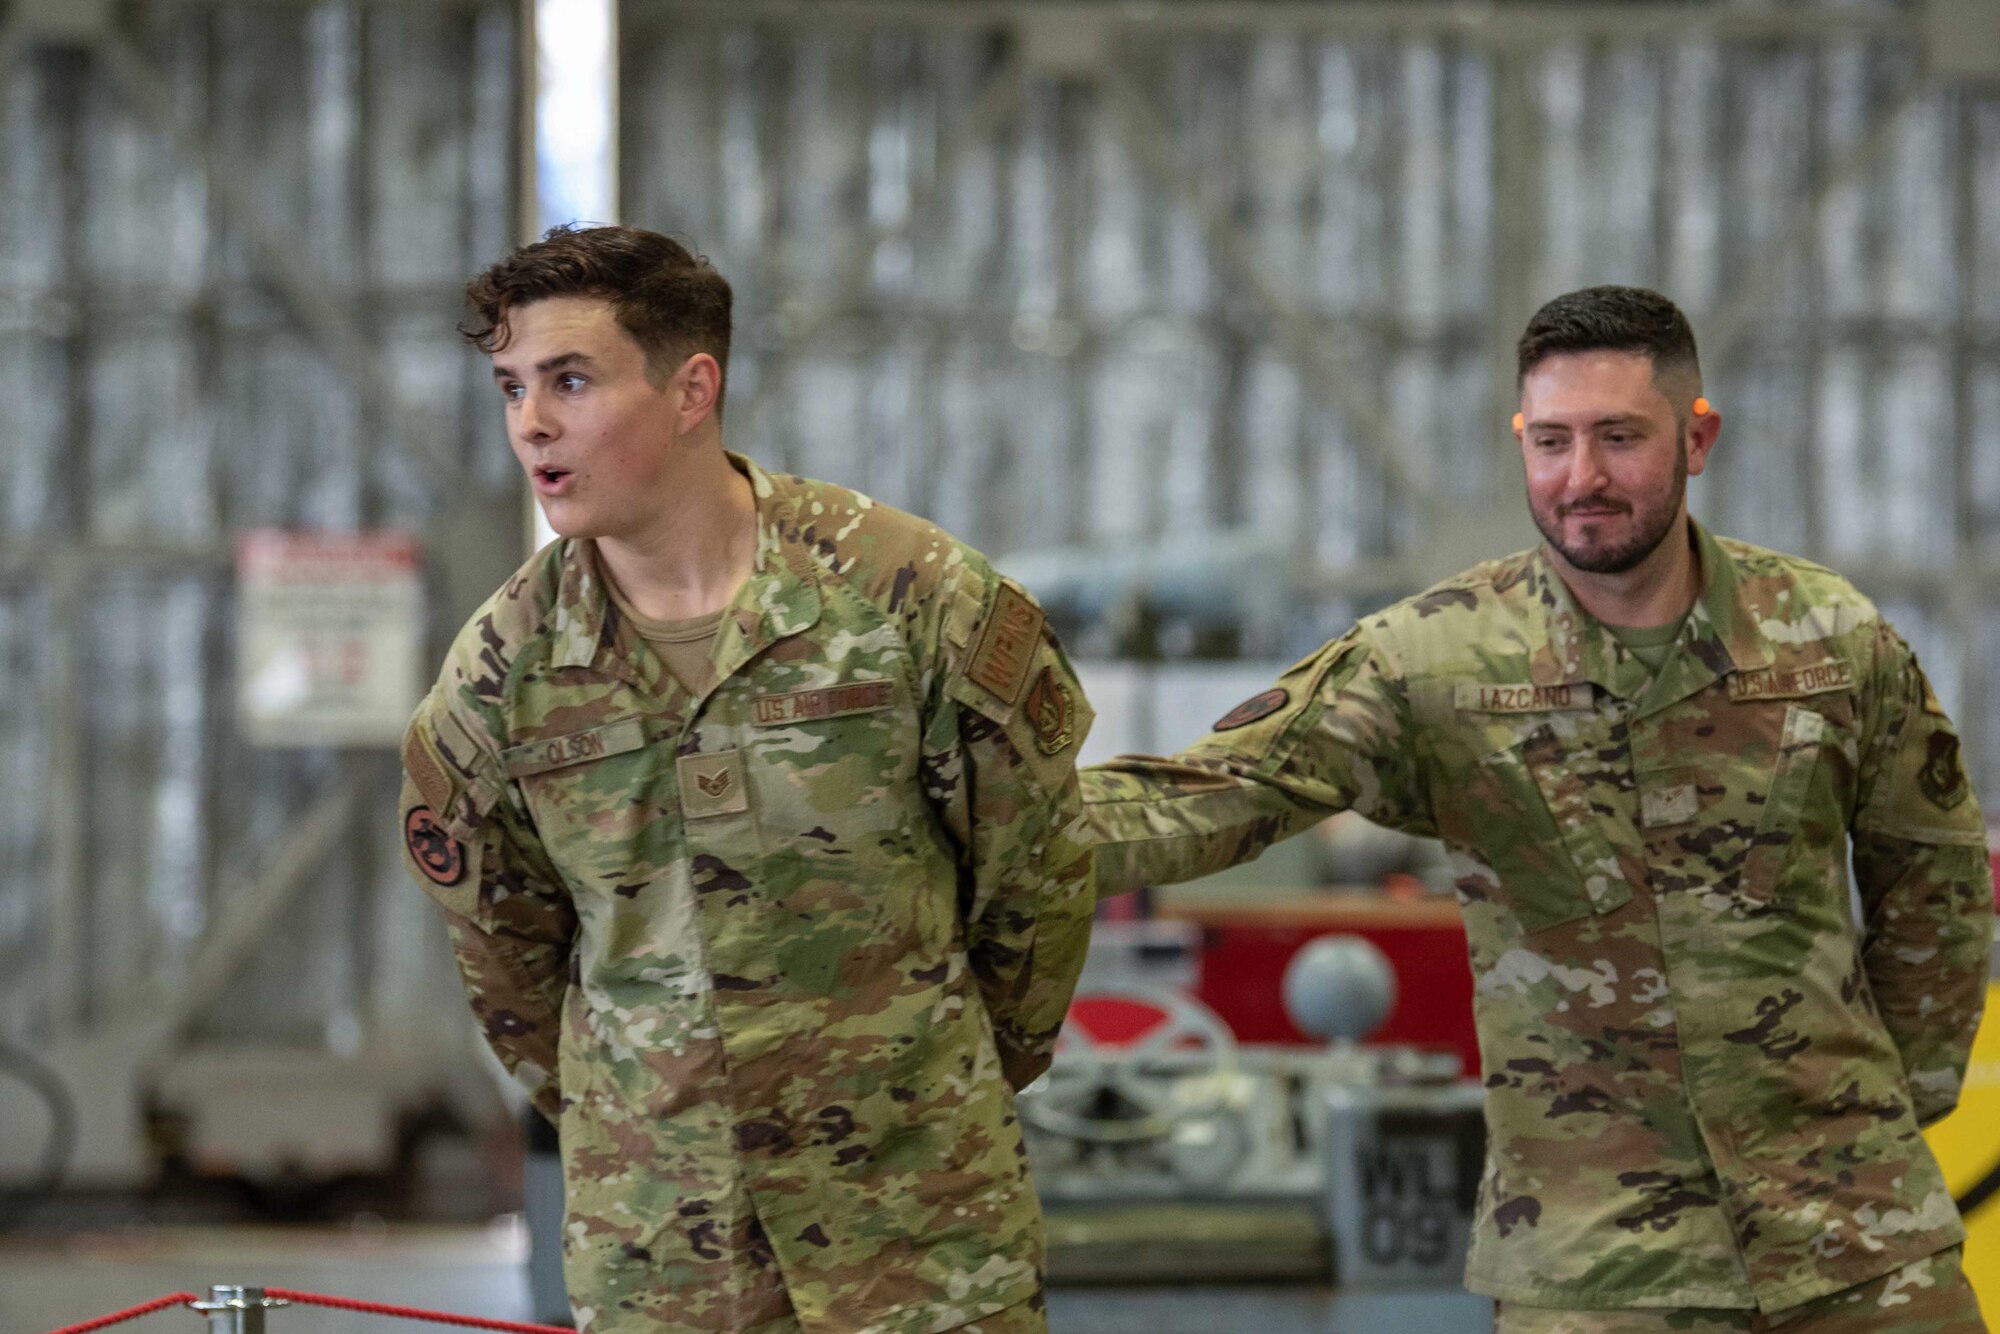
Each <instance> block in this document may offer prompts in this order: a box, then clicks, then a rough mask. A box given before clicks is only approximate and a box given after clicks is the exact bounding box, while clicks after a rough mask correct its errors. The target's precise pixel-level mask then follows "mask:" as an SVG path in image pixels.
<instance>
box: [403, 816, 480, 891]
mask: <svg viewBox="0 0 2000 1334" xmlns="http://www.w3.org/2000/svg"><path fill="white" fill-rule="evenodd" d="M403 841H404V842H405V843H407V844H408V845H409V849H410V860H411V861H413V862H415V863H416V864H417V869H418V870H419V871H422V872H423V873H424V875H425V877H426V878H428V879H429V880H430V881H431V882H432V883H433V884H439V885H455V884H457V883H458V882H459V881H460V880H463V879H464V878H465V849H464V847H462V846H461V845H460V844H459V841H458V840H457V839H455V838H453V837H452V836H451V835H450V834H447V833H446V832H445V831H444V826H443V825H441V824H439V823H438V822H437V816H435V815H433V814H431V808H430V807H428V806H412V807H411V808H410V813H409V814H408V815H406V816H404V817H403Z"/></svg>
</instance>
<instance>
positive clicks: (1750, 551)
mask: <svg viewBox="0 0 2000 1334" xmlns="http://www.w3.org/2000/svg"><path fill="white" fill-rule="evenodd" d="M1696 541H1697V543H1698V546H1699V551H1700V555H1701V561H1702V569H1703V571H1704V579H1705V587H1704V591H1703V594H1702V596H1701V598H1700V600H1699V601H1698V602H1697V603H1696V605H1695V607H1694V609H1693V611H1692V613H1691V614H1690V615H1689V617H1688V620H1687V623H1686V625H1685V626H1684V628H1683V630H1682V633H1681V637H1680V639H1679V641H1678V643H1677V645H1676V646H1675V650H1674V652H1673V653H1672V654H1671V655H1670V656H1669V657H1668V659H1667V661H1666V662H1665V664H1664V665H1663V666H1662V667H1661V669H1660V671H1659V673H1658V675H1657V676H1653V675H1651V674H1649V673H1648V671H1647V669H1646V668H1645V666H1644V665H1643V664H1641V663H1640V662H1639V661H1638V660H1637V659H1636V658H1634V657H1632V656H1631V655H1630V654H1629V653H1628V652H1627V651H1626V650H1625V649H1624V648H1623V647H1622V646H1621V645H1619V643H1618V642H1617V640H1616V638H1615V637H1614V636H1612V635H1611V634H1610V633H1608V632H1607V631H1606V630H1605V629H1604V628H1603V627H1602V626H1601V625H1599V624H1597V623H1596V622H1595V621H1593V620H1591V619H1590V618H1588V617H1587V616H1585V615H1584V614H1583V613H1582V612H1581V611H1579V609H1578V608H1577V606H1576V605H1575V603H1574V601H1573V600H1572V599H1571V597H1570V595H1569V592H1568V590H1567V588H1566V587H1565V586H1564V585H1563V583H1562V581H1561V579H1560V578H1559V577H1558V576H1557V575H1556V574H1555V572H1554V571H1553V569H1552V568H1551V567H1550V566H1549V564H1548V562H1547V558H1546V556H1545V555H1544V554H1543V553H1541V552H1539V551H1536V552H1530V553H1523V554H1520V555H1517V556H1513V557H1510V558H1508V559H1505V560H1499V561H1494V562H1490V563H1487V564H1484V565H1480V566H1477V567H1475V568H1474V569H1472V570H1470V571H1468V572H1467V573H1465V574H1463V575H1461V576H1459V577H1457V578H1455V579H1452V580H1450V581H1448V582H1446V583H1443V584H1440V585H1438V586H1437V587H1435V588H1433V589H1431V590H1429V591H1428V592H1426V593H1424V594H1422V595H1420V596H1418V597H1416V598H1413V599H1410V600H1408V601H1406V602H1402V603H1400V604H1398V605H1396V606H1393V607H1391V608H1389V609H1388V610H1386V611H1384V612H1382V613H1380V614H1379V615H1375V616H1371V617H1369V618H1367V619H1366V620H1365V621H1363V622H1362V623H1361V624H1360V625H1359V626H1357V627H1356V628H1355V629H1354V630H1353V632H1351V633H1350V634H1348V635H1347V636H1345V637H1344V638H1342V639H1340V640H1338V641H1336V642H1334V643H1332V644H1329V645H1328V646H1327V647H1326V648H1325V649H1323V650H1322V651H1320V652H1319V653H1317V654H1315V655H1314V656H1313V657H1311V658H1308V659H1307V660H1305V661H1304V662H1301V663H1300V664H1298V665H1297V666H1296V667H1294V668H1293V669H1291V671H1289V672H1288V673H1286V674H1285V675H1284V676H1283V677H1282V678H1281V679H1280V680H1279V682H1278V684H1277V686H1276V687H1275V688H1274V689H1272V690H1271V691H1268V692H1266V693H1265V694H1263V695H1260V696H1258V697H1256V698H1255V699H1252V700H1250V701H1248V702H1246V703H1245V704H1244V705H1243V706H1241V707H1240V708H1238V709H1237V710H1235V711H1234V712H1233V713H1231V714H1230V715H1229V716H1228V717H1225V718H1224V719H1222V720H1221V721H1220V722H1219V723H1218V724H1217V725H1216V729H1215V730H1214V731H1213V732H1212V733H1211V734H1210V735H1208V736H1206V737H1204V738H1203V739H1202V740H1201V741H1199V742H1197V743H1196V744H1195V745H1194V746H1193V747H1191V748H1190V749H1188V750H1187V751H1184V752H1183V753H1182V754H1181V755H1180V756H1178V757H1176V759H1175V760H1156V759H1149V758H1145V757H1129V758H1124V759H1120V760H1116V761H1113V762H1112V763H1111V764H1110V765H1109V766H1106V767H1105V768H1103V769H1093V770H1091V771H1088V772H1086V774H1085V776H1084V791H1085V800H1086V804H1087V808H1088V810H1089V813H1090V817H1091V823H1092V828H1093V833H1094V836H1095V837H1097V838H1098V839H1100V840H1101V841H1100V844H1099V847H1098V883H1099V889H1100V892H1101V893H1104V892H1115V891H1117V890H1122V889H1124V888H1127V887H1130V886H1132V885H1135V884H1143V883H1160V882H1166V881H1174V880H1180V879H1185V878H1187V877H1190V876H1194V875H1199V874H1202V873H1204V872H1208V871H1213V870H1216V869H1218V868H1220V867H1222V866H1224V865H1228V864H1232V863H1235V862H1238V861H1242V860H1245V859H1247V858H1248V857H1250V856H1254V855H1255V853H1256V852H1257V851H1258V850H1260V849H1262V848H1263V847H1264V846H1266V845H1268V844H1269V843H1271V842H1272V841H1273V840H1275V839H1278V838H1281V837H1284V836H1285V835H1287V834H1290V833H1293V832H1296V831H1298V830H1300V829H1303V828H1305V827H1307V826H1308V825H1310V824H1312V823H1313V822H1315V821H1317V820H1319V819H1320V818H1321V817H1322V816H1324V815H1326V814H1327V813H1328V812H1329V811H1333V810H1338V809H1342V808H1349V807H1351V808H1353V809H1356V810H1358V811H1360V812H1361V813H1362V814H1364V815H1366V816H1368V817H1370V818H1371V819H1373V820H1375V821H1377V822H1379V823H1381V824H1385V825H1389V826H1392V827H1394V828H1397V829H1402V830H1407V831H1409V832H1412V833H1416V834H1423V835H1434V836H1437V837H1440V838H1442V839H1443V840H1444V842H1445V844H1446V846H1447V849H1448V850H1449V852H1450V854H1451V856H1452V861H1453V865H1454V869H1455V872H1456V876H1457V885H1458V894H1459V898H1460V901H1461V904H1462V907H1463V911H1464V918H1465V925H1466V931H1467V936H1468V938H1469V941H1470V950H1471V964H1472V971H1473V976H1474V981H1475V993H1474V1006H1475V1017H1476V1021H1477V1028H1478V1032H1479V1041H1480V1051H1481V1058H1482V1061H1483V1063H1484V1066H1485V1078H1486V1086H1487V1095H1486V1123H1487V1129H1488V1134H1489V1148H1488V1155H1487V1163H1486V1169H1485V1174H1484V1180H1483V1183H1482V1189H1481V1194H1480V1199H1479V1204H1478V1213H1477V1217H1476V1222H1475V1228H1474V1240H1473V1245H1472V1253H1471V1255H1470V1257H1469V1259H1468V1262H1467V1272H1466V1282H1467V1285H1468V1286H1469V1287H1470V1288H1472V1289H1473V1290H1475V1291H1477V1292H1482V1293H1486V1294H1490V1295H1492V1296H1496V1297H1501V1298H1505V1299H1508V1300H1513V1301H1519V1302H1522V1303H1526V1304H1531V1305H1540V1306H1552V1307H1572V1308H1614V1307H1680V1306H1700V1307H1736V1308H1748V1307H1751V1306H1756V1307H1761V1308H1763V1309H1765V1310H1767V1311H1775V1310H1781V1309H1784V1308H1786V1307H1790V1306H1794V1305H1797V1304H1798V1303H1801V1302H1804V1301H1806V1300H1808V1299H1810V1298H1812V1297H1816V1296H1819V1295H1821V1294H1824V1293H1829V1292H1834V1291H1837V1290H1839V1289H1841V1288H1845V1287H1848V1286H1850V1285H1852V1284H1855V1283H1859V1282H1862V1281H1864V1280H1867V1279H1870V1278H1873V1277H1875V1276H1877V1275H1880V1274H1884V1273H1887V1272H1889V1271H1890V1270H1893V1269H1895V1268H1896V1267H1898V1266H1900V1265H1902V1264H1905V1263H1907V1262H1908V1261H1910V1260H1912V1259H1917V1258H1920V1257H1923V1256H1926V1255H1929V1254H1931V1253H1933V1252H1935V1251H1938V1250H1940V1249H1942V1248H1944V1247H1947V1246H1949V1245H1951V1244H1953V1243H1954V1242H1956V1241H1958V1240H1959V1239H1960V1238H1961V1236H1962V1235H1963V1233H1962V1229H1961V1226H1960V1223H1959V1218H1958V1215H1957V1212H1956V1211H1955V1209H1954V1208H1953V1206H1952V1201H1951V1196H1950V1194H1949V1193H1948V1192H1947V1191H1946V1189H1945V1184H1944V1181H1943V1180H1942V1178H1941V1176H1940V1174H1939V1170H1938V1167H1937V1164H1936V1162H1935V1161H1934V1160H1933V1159H1932V1157H1931V1155H1930V1152H1929V1151H1928V1149H1927V1148H1926V1146H1925V1144H1924V1142H1923V1140H1922V1138H1921V1137H1920V1136H1919V1134H1918V1129H1917V1128H1918V1126H1920V1125H1923V1124H1925V1123H1928V1122H1930V1121H1932V1120H1935V1119H1936V1118H1938V1117H1941V1116H1943V1115H1944V1114H1945V1113H1946V1112H1948V1111H1950V1110H1951V1108H1952V1107H1953V1105H1954V1104H1955V1102H1956V1100H1957V1096H1958V1089H1959V1081H1960V1078H1961V1076H1962V1074H1963V1072H1964V1066H1965V1062H1966V1060H1967V1057H1968V1053H1969V1049H1970V1044H1971V1040H1972V1035H1973V1032H1974V1030H1975V1028H1976V1027H1977V1025H1978V1019H1979V1009H1980V1004H1981V998H1982V996H1983V992H1984V985H1985V976H1986V970H1987V950H1988V942H1989V940H1990V936H1991V931H1992V911H1993V901H1992V891H1991V888H1990V881H1989V878H1988V870H1987V863H1986V850H1985V828H1984V822H1983V820H1982V817H1981V814H1980V808H1979V803H1978V801H1977V800H1976V799H1975V798H1974V797H1973V794H1972V791H1971V787H1970V785H1969V783H1968V781H1967V779H1966V776H1965V773H1964V770H1963V768H1962V766H1961V763H1960V759H1959V753H1958V739H1957V737H1956V736H1955V735H1954V734H1953V732H1952V728H1951V724H1950V722H1949V721H1948V720H1947V719H1946V718H1945V716H1944V713H1943V710H1942V709H1940V708H1939V707H1938V704H1937V701H1936V699H1935V697H1934V696H1933V695H1932V694H1931V692H1930V689H1929V687H1928V685H1927V684H1926V683H1925V680H1924V677H1923V674H1922V672H1921V671H1920V670H1919V669H1918V667H1917V663H1916V661H1915V659H1914V658H1913V657H1912V656H1911V654H1910V652H1909V650H1908V649H1907V648H1906V647H1905V646H1904V644H1903V642H1902V641H1901V640H1900V639H1898V638H1897V636H1896V635H1895V633H1894V632H1893V631H1892V630H1891V629H1890V628H1889V627H1888V626H1887V625H1886V624H1885V623H1884V622H1883V621H1882V619H1881V617H1880V615H1879V614H1878V613H1877V611H1876V609H1875V607H1874V606H1873V605H1871V604H1870V603H1869V602H1868V601H1867V600H1866V599H1865V598H1863V597H1862V596H1861V595H1860V594H1859V593H1858V592H1856V591H1855V590H1854V589H1853V588H1852V587H1851V586H1850V585H1849V584H1848V583H1846V582H1845V581H1844V580H1842V579H1841V578H1839V577H1838V576H1837V575H1834V574H1833V573H1831V572H1830V571H1827V570H1825V569H1823V568H1821V567H1819V566H1816V565H1811V564H1808V563H1807V562H1805V561H1801V560H1796V559H1793V558H1790V557H1787V556H1782V555H1779V554H1776V553H1774V552H1770V551H1764V550H1760V549H1758V548H1755V547H1751V546H1748V545H1745V544H1742V543H1737V542H1731V541H1718V540H1716V539H1714V538H1712V537H1710V536H1709V535H1708V534H1706V533H1703V532H1700V531H1699V530H1697V532H1696ZM1850 842H1851V844H1852V855H1853V865H1854V868H1855V872H1856V876H1857V879H1858V889H1859V891H1860V893H1859V903H1860V907H1859V911H1858V914H1857V912H1856V910H1855V909H1854V908H1852V907H1851V906H1850V892H1849V880H1848V858H1849V847H1850Z"/></svg>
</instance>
